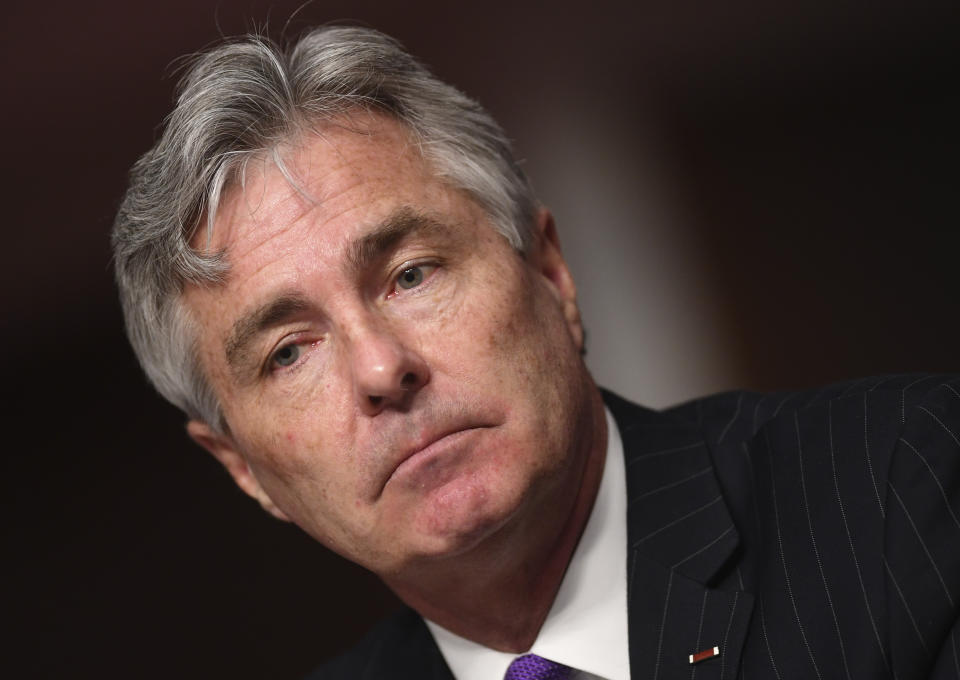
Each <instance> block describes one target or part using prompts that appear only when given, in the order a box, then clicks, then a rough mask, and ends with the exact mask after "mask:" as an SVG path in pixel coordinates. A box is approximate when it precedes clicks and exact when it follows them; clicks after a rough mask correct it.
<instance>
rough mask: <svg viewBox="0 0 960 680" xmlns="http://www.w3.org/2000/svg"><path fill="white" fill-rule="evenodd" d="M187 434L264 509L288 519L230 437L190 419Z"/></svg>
mask: <svg viewBox="0 0 960 680" xmlns="http://www.w3.org/2000/svg"><path fill="white" fill-rule="evenodd" d="M187 434H189V435H190V438H191V439H192V440H193V441H195V442H196V443H197V444H199V445H200V446H202V447H203V448H205V449H206V450H207V451H209V452H210V453H211V454H212V455H213V457H214V458H216V459H217V460H218V461H220V464H221V465H223V467H225V468H227V472H229V473H230V476H231V477H233V481H234V482H236V483H237V486H239V487H240V488H241V489H243V491H244V493H246V494H247V495H248V496H250V497H251V498H253V499H254V500H256V501H257V502H259V503H260V505H262V506H263V509H264V510H266V511H267V512H269V513H270V514H271V515H273V516H274V517H276V518H277V519H282V520H283V521H285V522H289V521H290V518H289V517H287V516H286V514H284V512H283V510H281V509H280V508H278V507H277V506H276V505H275V504H274V502H273V501H272V500H271V499H270V496H268V495H267V492H266V491H264V490H263V487H262V486H260V482H258V481H257V478H256V477H255V476H254V474H253V471H252V470H251V469H250V465H249V464H248V463H247V460H246V458H244V457H243V455H242V454H241V453H240V452H239V451H238V450H237V445H236V443H234V441H233V438H232V437H230V436H229V435H225V434H220V433H218V432H215V431H214V430H213V429H212V428H211V427H210V426H209V425H207V424H206V423H203V422H200V421H199V420H191V421H190V422H189V423H187Z"/></svg>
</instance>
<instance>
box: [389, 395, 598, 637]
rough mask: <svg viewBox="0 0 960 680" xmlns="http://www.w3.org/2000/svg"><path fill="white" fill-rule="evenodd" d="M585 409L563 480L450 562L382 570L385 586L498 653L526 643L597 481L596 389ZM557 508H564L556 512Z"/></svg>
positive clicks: (546, 606)
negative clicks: (578, 446) (581, 437)
mask: <svg viewBox="0 0 960 680" xmlns="http://www.w3.org/2000/svg"><path fill="white" fill-rule="evenodd" d="M588 412H589V418H590V425H591V427H590V431H589V433H588V435H587V437H586V440H587V441H586V443H585V446H583V447H582V448H583V452H582V454H581V455H580V456H578V457H577V458H576V459H575V460H574V461H573V463H574V464H573V465H571V468H570V470H569V474H568V475H566V478H565V479H564V480H562V481H563V483H561V484H558V485H556V488H553V489H551V490H550V491H551V493H548V494H544V496H543V498H540V499H537V500H536V502H535V503H533V504H532V506H531V508H529V509H528V510H529V511H528V512H526V513H524V517H522V518H520V519H518V521H517V522H515V523H514V524H513V525H512V526H511V527H510V529H509V530H506V531H503V532H500V533H499V534H498V535H496V536H492V537H490V538H489V539H488V540H487V541H485V542H484V543H483V544H481V545H479V546H478V547H477V548H476V549H475V550H472V551H470V553H469V554H466V555H460V556H457V557H456V558H454V559H452V560H451V561H449V562H448V561H440V562H436V563H430V564H427V565H419V566H418V568H417V569H416V570H415V573H416V578H415V579H413V580H405V579H402V578H399V577H398V578H390V577H386V578H385V579H384V580H385V581H386V583H387V585H388V586H389V587H390V588H391V589H392V590H393V591H394V592H395V593H396V594H397V595H398V596H399V597H400V599H402V600H403V601H404V602H406V603H407V604H408V605H409V606H411V607H412V608H413V609H415V610H417V611H418V612H419V613H420V614H421V615H423V616H424V617H426V618H428V619H430V620H431V621H434V622H435V623H437V624H439V625H441V626H443V627H444V628H446V629H447V630H449V631H451V632H453V633H456V634H457V635H459V636H461V637H464V638H467V639H470V640H473V641H474V642H477V643H479V644H482V645H484V646H486V647H490V648H492V649H497V650H500V651H504V652H512V653H520V652H524V651H527V650H528V649H530V647H531V646H532V645H533V643H534V641H535V640H536V638H537V634H538V633H539V631H540V628H541V626H542V625H543V622H544V620H545V619H546V617H547V614H548V613H549V611H550V607H551V606H552V605H553V600H554V598H555V597H556V594H557V591H558V590H559V588H560V583H561V582H562V580H563V575H564V573H565V572H566V569H567V565H568V564H569V563H570V559H571V558H572V557H573V552H574V550H575V549H576V547H577V543H578V542H579V540H580V536H581V534H582V533H583V530H584V528H585V527H586V524H587V520H588V519H589V517H590V511H591V510H592V509H593V503H594V500H595V499H596V497H597V491H598V490H599V487H600V479H601V477H602V474H603V465H604V459H605V457H606V448H607V431H606V418H605V416H604V410H603V402H602V400H601V399H600V396H599V392H596V394H595V398H594V399H592V403H591V405H590V407H589V408H588ZM571 498H572V499H573V502H572V503H571V502H570V499H571ZM559 508H564V509H566V512H565V513H559V516H558V513H557V509H559Z"/></svg>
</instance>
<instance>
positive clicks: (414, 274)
mask: <svg viewBox="0 0 960 680" xmlns="http://www.w3.org/2000/svg"><path fill="white" fill-rule="evenodd" d="M423 278H424V273H423V269H422V268H421V267H408V268H406V269H404V270H403V271H402V272H400V276H398V277H397V286H398V287H400V288H403V289H404V290H409V289H410V288H416V287H417V286H419V285H420V284H421V283H423Z"/></svg>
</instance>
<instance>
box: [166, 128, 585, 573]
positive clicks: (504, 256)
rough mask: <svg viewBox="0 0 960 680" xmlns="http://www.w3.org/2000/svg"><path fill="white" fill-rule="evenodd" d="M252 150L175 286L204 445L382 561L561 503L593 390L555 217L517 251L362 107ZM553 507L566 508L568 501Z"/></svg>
mask: <svg viewBox="0 0 960 680" xmlns="http://www.w3.org/2000/svg"><path fill="white" fill-rule="evenodd" d="M283 159H284V163H285V165H286V167H287V169H288V170H289V173H290V175H291V176H292V178H293V180H294V183H295V184H296V188H295V187H294V186H293V185H292V184H291V182H290V181H288V180H287V179H286V178H284V176H283V174H282V173H281V172H280V171H279V170H278V169H277V166H276V165H275V164H274V163H273V162H272V161H260V162H251V163H250V164H249V165H248V167H247V170H246V177H245V182H244V184H243V187H242V188H240V187H235V188H234V189H232V191H231V192H230V193H228V194H227V196H226V197H225V200H224V202H223V205H222V208H221V210H220V212H219V214H218V217H217V220H216V224H215V228H214V230H213V234H212V237H211V241H210V242H209V243H208V242H207V241H206V234H201V235H200V236H198V238H197V239H196V243H195V245H197V246H199V247H202V248H204V249H209V250H220V249H223V250H224V251H225V252H226V257H227V259H228V262H229V266H230V272H229V275H228V277H227V279H226V281H225V282H224V283H222V284H220V285H217V286H210V287H204V288H200V287H191V288H188V290H187V291H185V293H184V299H185V302H186V304H187V306H188V309H189V310H190V311H191V313H192V315H193V316H194V318H195V320H196V321H197V322H198V328H199V329H200V335H199V351H200V357H201V362H202V365H203V366H204V368H205V370H206V371H207V374H208V376H209V378H210V380H211V383H212V385H213V387H214V390H215V392H216V394H217V396H218V397H219V398H220V400H221V403H222V406H223V412H224V416H225V420H226V423H227V424H228V428H229V429H228V433H227V434H225V435H218V434H216V433H214V432H212V431H211V430H210V429H209V428H207V427H205V426H204V425H202V424H200V423H191V425H190V431H191V434H192V435H193V436H194V438H195V439H197V441H199V442H200V443H201V444H202V445H204V446H205V447H207V448H208V449H210V450H211V451H212V452H213V453H214V454H215V455H216V456H217V457H218V458H219V459H220V460H221V461H222V462H224V464H225V465H227V467H228V468H229V469H230V471H231V473H232V474H233V476H234V478H235V479H236V480H237V482H238V483H239V484H240V485H241V486H242V487H243V488H244V489H245V490H246V491H247V492H248V493H250V494H251V495H253V496H255V497H257V498H258V499H259V500H260V501H261V502H262V503H264V505H265V506H266V507H267V508H268V509H270V510H271V511H273V512H274V513H275V514H277V515H278V516H282V517H286V518H289V519H291V520H292V521H294V522H296V523H297V524H298V525H299V526H301V527H302V528H303V529H304V530H306V531H307V532H308V533H309V534H311V535H312V536H314V537H315V538H316V539H318V540H319V541H321V542H322V543H324V544H325V545H327V546H329V547H330V548H332V549H333V550H335V551H337V552H339V553H341V554H343V555H344V556H346V557H347V558H349V559H352V560H353V561H356V562H358V563H360V564H363V565H365V566H367V567H368V568H370V569H372V570H373V571H375V572H377V573H380V574H381V575H384V574H398V573H401V572H402V570H403V569H404V568H405V567H409V566H411V565H412V564H415V563H416V562H417V561H418V560H422V559H434V558H437V557H443V556H451V555H457V554H462V553H463V552H465V551H469V550H472V549H475V548H477V547H478V546H481V545H483V544H484V542H485V541H488V540H490V539H491V538H492V537H493V536H496V535H497V534H498V533H502V532H509V531H511V530H513V529H515V528H519V527H522V526H523V524H524V522H528V523H529V522H530V521H531V520H530V519H529V516H530V515H531V513H532V512H534V509H535V508H536V506H537V504H538V503H543V502H544V500H545V499H547V498H556V497H558V496H559V497H564V498H565V497H567V496H569V497H570V502H571V503H572V498H573V496H574V495H575V492H576V489H577V486H576V484H577V475H578V471H579V470H580V469H582V465H583V460H584V459H585V457H586V456H587V454H588V451H589V449H590V446H591V441H590V438H591V436H592V435H591V433H590V432H589V431H585V430H589V429H590V428H589V426H585V425H584V424H585V423H586V422H588V421H589V420H590V415H589V413H588V412H589V409H590V397H589V396H588V395H589V394H591V390H592V383H591V382H590V379H589V377H588V376H587V374H586V371H585V369H584V367H583V364H582V361H581V359H580V356H579V352H580V349H581V343H582V333H581V329H580V323H579V317H578V315H577V310H576V304H575V300H574V291H573V284H572V281H571V280H570V277H569V273H568V271H567V269H566V266H565V264H564V262H563V259H562V257H561V255H560V252H559V249H558V247H557V244H556V240H555V234H554V233H553V226H552V223H551V222H550V218H549V215H547V214H546V213H543V214H541V216H540V217H539V218H538V224H537V231H538V235H537V240H536V244H535V245H534V247H533V248H532V252H531V253H530V254H529V255H528V256H526V257H523V256H521V255H519V254H518V253H516V252H515V251H514V250H513V249H512V248H511V247H510V246H509V244H508V243H507V241H506V240H505V239H504V238H503V237H502V236H501V235H499V234H498V233H497V232H496V231H495V230H494V229H493V227H492V226H491V224H490V221H489V219H488V218H487V216H486V215H485V214H484V212H483V211H482V210H481V209H480V208H479V207H478V206H477V205H476V204H475V203H474V202H473V201H472V200H470V199H469V198H468V197H467V195H466V194H464V193H462V192H460V191H457V190H454V189H451V188H449V187H447V186H446V185H444V184H443V183H441V182H440V181H438V180H437V179H435V178H434V177H433V176H432V175H431V172H430V169H429V168H428V167H427V165H426V164H425V162H424V161H423V160H422V159H421V157H420V156H419V154H418V153H417V151H416V147H415V145H412V143H411V139H410V137H409V135H408V134H407V133H406V131H405V130H404V129H403V128H402V127H401V126H399V125H398V124H396V123H395V122H393V121H390V120H387V119H385V118H383V117H380V116H375V115H370V114H357V115H356V116H353V117H351V119H349V120H346V121H344V125H343V126H337V125H326V126H323V127H322V128H320V129H319V130H318V131H317V133H316V134H312V133H311V134H309V135H307V136H305V137H304V138H303V139H302V140H301V143H300V144H299V145H298V146H296V147H295V148H288V149H287V150H286V151H285V152H284V153H283ZM558 510H559V508H558Z"/></svg>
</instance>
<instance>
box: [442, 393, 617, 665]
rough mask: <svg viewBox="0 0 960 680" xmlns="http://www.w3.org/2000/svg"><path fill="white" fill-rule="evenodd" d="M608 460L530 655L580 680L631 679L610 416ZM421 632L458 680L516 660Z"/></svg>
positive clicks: (610, 419)
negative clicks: (572, 670)
mask: <svg viewBox="0 0 960 680" xmlns="http://www.w3.org/2000/svg"><path fill="white" fill-rule="evenodd" d="M606 416H607V453H606V462H605V464H604V466H603V477H602V478H601V481H600V490H599V492H598V493H597V499H596V501H595V502H594V504H593V510H592V511H591V513H590V519H589V520H588V521H587V526H586V528H585V529H584V531H583V536H581V537H580V542H579V543H578V544H577V547H576V550H574V553H573V558H572V559H571V560H570V565H569V566H568V567H567V571H566V573H565V574H564V576H563V582H562V583H561V584H560V590H559V591H558V592H557V597H556V599H555V600H554V601H553V606H552V607H551V608H550V613H549V614H547V619H546V621H544V623H543V627H542V628H541V629H540V633H539V634H538V635H537V639H536V641H535V642H534V643H533V646H532V647H531V648H530V652H531V653H533V654H537V655H539V656H542V657H545V658H547V659H550V660H552V661H557V662H559V663H563V664H566V665H568V666H572V667H573V668H576V669H579V670H580V671H581V672H580V674H579V675H577V676H576V677H577V678H580V679H582V680H630V647H629V643H628V640H627V482H626V470H625V464H624V460H623V442H622V441H621V439H620V432H619V430H617V424H616V423H615V422H614V420H613V417H612V416H611V415H610V412H609V411H607V412H606ZM427 626H428V627H429V628H430V632H431V633H432V634H433V637H434V639H435V640H436V642H437V646H439V647H440V651H441V652H442V653H443V657H444V659H446V661H447V665H448V666H450V670H451V671H453V675H454V677H455V678H457V680H499V679H500V678H502V677H503V674H504V673H505V672H506V670H507V666H509V665H510V662H511V661H513V659H515V658H516V657H517V656H518V655H516V654H508V653H505V652H498V651H496V650H494V649H490V648H488V647H484V646H483V645H479V644H477V643H476V642H471V641H470V640H467V639H465V638H462V637H460V636H459V635H455V634H454V633H451V632H450V631H448V630H447V629H445V628H442V627H440V626H438V625H437V624H435V623H433V622H432V621H427Z"/></svg>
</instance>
